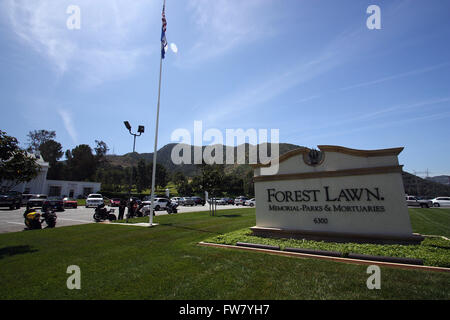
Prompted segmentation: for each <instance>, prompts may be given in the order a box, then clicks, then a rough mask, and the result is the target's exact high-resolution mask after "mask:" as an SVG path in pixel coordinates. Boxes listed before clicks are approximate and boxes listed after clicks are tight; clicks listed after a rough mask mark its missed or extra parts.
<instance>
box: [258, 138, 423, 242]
mask: <svg viewBox="0 0 450 320" xmlns="http://www.w3.org/2000/svg"><path fill="white" fill-rule="evenodd" d="M319 150H320V151H319ZM319 150H313V149H308V148H299V149H296V150H293V151H290V152H288V153H286V154H284V155H282V156H280V157H279V158H278V161H279V171H278V174H276V175H261V167H264V166H265V165H261V164H258V165H254V169H255V172H254V182H255V195H256V197H255V198H256V204H257V205H256V226H255V227H253V228H251V229H252V230H253V233H254V234H256V235H263V236H277V237H295V238H305V239H313V240H327V241H355V242H372V243H418V242H420V241H422V240H423V237H422V236H420V235H418V234H413V233H412V229H411V223H410V219H409V214H408V208H407V205H406V201H405V193H404V188H403V180H402V166H400V165H399V163H398V158H397V156H398V154H399V153H400V152H401V151H402V150H403V148H393V149H383V150H355V149H349V148H344V147H339V146H319ZM267 166H268V165H267Z"/></svg>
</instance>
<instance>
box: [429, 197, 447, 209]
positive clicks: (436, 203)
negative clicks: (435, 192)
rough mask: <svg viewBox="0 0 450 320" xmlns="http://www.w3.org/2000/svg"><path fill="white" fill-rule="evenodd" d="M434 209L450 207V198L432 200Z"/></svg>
mask: <svg viewBox="0 0 450 320" xmlns="http://www.w3.org/2000/svg"><path fill="white" fill-rule="evenodd" d="M431 202H432V203H433V207H450V197H437V198H434V199H432V200H431Z"/></svg>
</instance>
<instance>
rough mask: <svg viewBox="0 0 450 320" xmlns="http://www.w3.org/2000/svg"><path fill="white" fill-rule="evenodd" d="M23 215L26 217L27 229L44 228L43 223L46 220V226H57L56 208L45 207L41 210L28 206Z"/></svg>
mask: <svg viewBox="0 0 450 320" xmlns="http://www.w3.org/2000/svg"><path fill="white" fill-rule="evenodd" d="M23 217H24V219H25V221H24V222H25V230H36V229H42V223H43V222H45V224H46V225H47V226H46V228H54V227H55V226H56V219H57V216H56V213H55V210H54V209H51V208H44V209H41V212H39V211H38V210H37V209H36V208H32V207H29V206H27V209H26V210H25V212H24V214H23Z"/></svg>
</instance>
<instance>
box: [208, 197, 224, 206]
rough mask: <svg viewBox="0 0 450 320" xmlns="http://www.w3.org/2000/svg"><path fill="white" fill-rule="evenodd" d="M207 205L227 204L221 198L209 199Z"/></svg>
mask: <svg viewBox="0 0 450 320" xmlns="http://www.w3.org/2000/svg"><path fill="white" fill-rule="evenodd" d="M208 203H210V204H217V205H225V204H227V203H226V201H225V200H224V199H223V198H209V199H208Z"/></svg>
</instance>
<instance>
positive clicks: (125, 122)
mask: <svg viewBox="0 0 450 320" xmlns="http://www.w3.org/2000/svg"><path fill="white" fill-rule="evenodd" d="M123 123H124V124H125V128H127V129H128V132H129V133H130V134H131V135H132V136H133V137H134V139H133V153H134V152H135V147H136V137H139V136H140V135H141V134H143V133H144V126H139V127H138V133H139V134H138V133H133V132H131V125H130V123H129V122H128V121H124V122H123ZM132 183H133V168H131V174H130V186H129V189H128V201H130V199H131V185H132ZM127 220H128V216H127Z"/></svg>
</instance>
